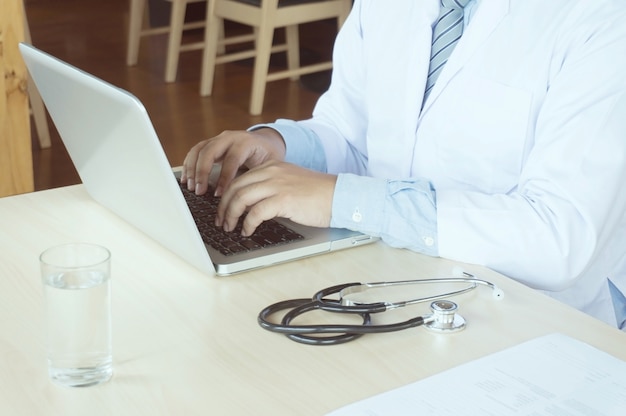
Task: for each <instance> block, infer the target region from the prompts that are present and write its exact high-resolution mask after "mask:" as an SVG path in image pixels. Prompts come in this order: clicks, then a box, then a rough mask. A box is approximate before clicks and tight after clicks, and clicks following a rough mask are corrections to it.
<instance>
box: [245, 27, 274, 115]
mask: <svg viewBox="0 0 626 416" xmlns="http://www.w3.org/2000/svg"><path fill="white" fill-rule="evenodd" d="M273 38H274V27H273V26H272V25H269V24H266V25H261V26H260V27H259V29H258V31H257V39H256V58H255V60H254V72H253V74H252V93H251V95H250V114H251V115H253V116H257V115H259V114H261V112H262V111H263V101H264V99H265V85H266V83H267V72H268V70H269V66H270V55H271V53H272V40H273Z"/></svg>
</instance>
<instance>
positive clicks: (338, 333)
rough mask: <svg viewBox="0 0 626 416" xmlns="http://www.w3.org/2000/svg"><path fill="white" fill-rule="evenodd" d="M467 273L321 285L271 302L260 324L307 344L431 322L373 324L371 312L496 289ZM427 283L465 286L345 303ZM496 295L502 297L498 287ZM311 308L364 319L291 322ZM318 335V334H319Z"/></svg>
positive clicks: (420, 318) (331, 342)
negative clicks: (371, 292) (277, 317)
mask: <svg viewBox="0 0 626 416" xmlns="http://www.w3.org/2000/svg"><path fill="white" fill-rule="evenodd" d="M465 276H466V277H450V278H434V279H419V280H403V281H396V282H375V283H344V284H340V285H335V286H331V287H328V288H325V289H322V290H320V291H318V292H317V293H315V294H314V295H313V296H312V297H311V298H300V299H291V300H285V301H281V302H277V303H274V304H272V305H269V306H267V307H266V308H264V309H263V310H262V311H261V312H260V313H259V315H258V319H257V320H258V323H259V325H260V326H261V327H262V328H264V329H266V330H268V331H271V332H276V333H279V334H283V335H286V336H287V337H289V338H290V339H292V340H293V341H296V342H300V343H303V344H309V345H336V344H341V343H345V342H348V341H352V340H354V339H356V338H358V337H360V336H362V335H365V334H375V333H383V332H393V331H401V330H404V329H408V328H414V327H417V326H420V325H422V324H424V323H426V322H427V321H428V322H430V321H431V320H432V317H430V316H418V317H415V318H411V319H408V320H406V321H402V322H397V323H393V324H381V325H373V324H372V320H371V314H373V313H380V312H385V311H387V310H390V309H395V308H400V307H404V306H409V305H413V304H416V303H423V302H428V301H435V300H441V299H444V298H449V297H451V296H457V295H460V294H463V293H466V292H469V291H471V290H473V289H475V288H476V287H477V285H484V286H488V287H490V288H491V289H492V290H494V293H495V291H496V290H498V291H499V289H497V288H496V286H495V285H494V284H493V283H491V282H488V281H486V280H482V279H477V278H475V277H474V276H473V275H471V274H467V273H465ZM418 283H419V284H422V283H424V284H428V283H468V284H469V285H468V286H467V287H464V288H462V289H459V290H456V291H451V292H447V293H442V294H439V295H433V296H426V297H422V298H417V299H411V300H407V301H402V302H375V303H363V304H360V303H355V302H350V303H348V304H346V300H345V299H344V297H343V296H344V295H345V294H350V293H357V292H363V291H365V290H368V289H373V288H378V287H389V286H399V285H409V284H418ZM499 292H500V294H499V295H498V296H499V297H501V291H499ZM335 294H339V299H329V298H328V296H331V295H335ZM285 310H288V312H286V313H285V314H284V315H283V317H282V320H281V321H280V323H275V322H271V321H270V320H269V317H270V316H272V315H274V314H276V313H278V312H282V311H285ZM314 310H323V311H327V312H334V313H348V314H356V315H359V316H361V318H362V319H363V322H362V323H361V324H360V325H349V324H321V325H294V324H292V321H293V320H294V319H295V318H296V317H298V316H300V315H302V314H305V313H307V312H311V311H314ZM320 335H321V336H320Z"/></svg>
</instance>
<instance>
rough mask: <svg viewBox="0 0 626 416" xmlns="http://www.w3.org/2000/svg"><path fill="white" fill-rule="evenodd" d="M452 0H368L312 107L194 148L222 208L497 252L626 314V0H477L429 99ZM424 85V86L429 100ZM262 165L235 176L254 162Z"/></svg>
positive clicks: (502, 267)
mask: <svg viewBox="0 0 626 416" xmlns="http://www.w3.org/2000/svg"><path fill="white" fill-rule="evenodd" d="M438 16H439V0H394V1H380V0H356V2H355V4H354V7H353V10H352V13H351V14H350V16H349V18H348V20H347V21H346V23H345V24H344V26H343V27H342V29H341V31H340V33H339V35H338V37H337V40H336V44H335V50H334V71H333V77H332V82H331V86H330V88H329V90H328V91H327V92H326V93H325V94H324V95H322V97H321V98H320V100H319V101H318V103H317V105H316V107H315V110H314V113H313V116H312V118H311V119H309V120H304V121H299V122H295V121H290V120H278V121H277V122H276V123H272V124H268V125H262V126H255V127H254V128H252V129H249V130H248V131H239V132H224V133H222V134H221V135H219V136H217V137H215V138H212V139H209V140H205V141H202V142H200V143H199V144H198V145H196V146H195V147H194V148H192V149H191V150H190V152H189V154H188V155H187V157H186V159H185V162H184V167H185V169H184V172H183V178H182V179H183V181H185V182H187V183H188V186H189V187H190V188H191V189H195V190H196V192H198V193H203V192H206V184H207V181H208V172H209V170H210V168H211V166H212V165H213V163H215V162H222V166H223V169H222V175H221V177H220V179H219V181H218V188H217V189H218V190H217V192H216V193H218V194H220V195H222V202H221V205H220V213H219V216H218V220H217V223H218V225H221V226H224V227H225V228H226V229H232V228H234V225H235V224H236V221H237V220H238V219H239V217H240V216H241V214H242V213H243V212H244V211H246V210H247V211H249V214H248V215H247V216H246V218H245V221H244V231H243V232H244V233H245V234H250V233H252V232H253V231H254V229H255V228H256V226H257V225H258V224H259V223H260V222H261V221H263V220H265V219H268V218H271V217H274V216H282V217H289V218H292V219H293V220H295V221H297V222H301V223H305V224H308V225H315V226H329V225H330V226H334V227H344V228H350V229H355V230H359V231H363V232H366V233H370V234H374V235H378V236H381V237H382V238H383V240H384V241H387V242H388V243H389V244H391V245H393V246H398V247H405V248H409V249H412V250H415V251H419V252H423V253H426V254H430V255H436V256H442V257H446V258H450V259H454V260H458V261H462V262H469V263H477V264H482V265H485V266H487V267H490V268H492V269H495V270H497V271H499V272H501V273H503V274H505V275H508V276H510V277H512V278H514V279H517V280H519V281H520V282H523V283H525V284H527V285H528V286H531V287H534V288H537V289H541V290H544V291H546V292H547V293H548V294H550V295H551V296H553V297H555V298H557V299H560V300H562V301H563V302H565V303H567V304H569V305H572V306H574V307H576V308H578V309H580V310H582V311H585V312H587V313H588V314H590V315H592V316H595V317H597V318H598V319H601V320H603V321H605V322H607V323H609V324H611V325H614V326H617V327H622V328H624V325H625V322H624V320H625V319H626V312H625V310H624V308H626V299H624V296H623V293H626V186H625V185H624V182H625V180H626V23H625V22H626V1H623V0H549V1H547V0H472V1H470V2H469V4H468V5H467V6H466V8H465V10H464V16H465V20H464V25H465V29H464V32H463V36H462V38H461V39H460V41H459V42H458V44H457V45H456V47H455V49H454V51H453V53H452V55H451V56H450V58H449V60H448V61H447V63H446V65H445V67H444V68H443V71H442V72H441V74H440V76H439V78H438V79H437V81H436V83H435V86H434V88H433V89H432V91H431V92H430V94H429V95H428V98H427V99H426V100H425V101H424V90H425V84H426V77H427V73H428V70H429V60H430V49H431V40H432V36H433V25H434V24H435V22H436V21H437V19H438ZM423 101H424V102H423ZM243 165H245V166H247V167H249V168H251V170H250V171H248V172H247V173H246V174H244V175H242V176H239V177H238V178H236V179H234V180H233V178H234V176H235V171H236V169H237V168H239V167H240V166H243Z"/></svg>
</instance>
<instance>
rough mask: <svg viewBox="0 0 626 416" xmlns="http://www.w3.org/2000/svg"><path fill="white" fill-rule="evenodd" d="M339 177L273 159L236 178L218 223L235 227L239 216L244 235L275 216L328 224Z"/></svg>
mask: <svg viewBox="0 0 626 416" xmlns="http://www.w3.org/2000/svg"><path fill="white" fill-rule="evenodd" d="M336 181H337V177H336V176H334V175H328V174H324V173H319V172H315V171H312V170H309V169H305V168H302V167H299V166H296V165H292V164H289V163H285V162H276V161H270V162H267V163H264V164H263V165H261V166H258V167H256V168H254V169H251V170H249V171H248V172H246V173H244V174H243V175H241V176H239V177H237V178H236V179H235V180H233V181H232V183H231V185H230V186H229V187H228V188H227V189H226V191H225V192H224V194H223V196H222V200H221V202H220V205H219V207H218V212H217V218H216V225H217V226H223V227H224V229H225V230H226V231H231V230H233V229H234V228H235V227H236V225H237V222H238V221H239V218H240V217H241V216H242V215H243V214H244V212H245V211H248V214H247V215H246V217H245V219H244V222H243V229H242V234H243V235H246V236H248V235H251V234H252V233H253V232H254V230H255V229H256V228H257V227H258V226H259V225H260V224H261V223H262V222H263V221H265V220H269V219H271V218H275V217H282V218H289V219H291V220H292V221H294V222H297V223H299V224H304V225H310V226H314V227H328V226H329V225H330V217H331V213H332V201H333V193H334V191H335V183H336Z"/></svg>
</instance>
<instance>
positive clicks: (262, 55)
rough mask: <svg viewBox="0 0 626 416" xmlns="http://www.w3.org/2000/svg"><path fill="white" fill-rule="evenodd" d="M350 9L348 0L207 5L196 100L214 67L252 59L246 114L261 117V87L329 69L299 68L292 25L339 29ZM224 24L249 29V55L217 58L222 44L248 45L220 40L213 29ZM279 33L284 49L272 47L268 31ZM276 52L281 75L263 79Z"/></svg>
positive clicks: (237, 0)
mask: <svg viewBox="0 0 626 416" xmlns="http://www.w3.org/2000/svg"><path fill="white" fill-rule="evenodd" d="M351 7H352V0H208V7H207V18H206V22H207V28H206V30H205V38H204V52H203V56H202V75H201V82H200V95H202V96H209V95H211V92H212V89H213V78H214V74H215V66H216V65H218V64H222V63H225V62H232V61H239V60H242V59H248V58H251V57H254V58H255V62H254V70H253V75H252V91H251V96H250V109H249V110H250V114H252V115H258V114H261V112H262V110H263V100H264V96H265V86H266V83H267V82H270V81H274V80H278V79H284V78H290V79H292V80H297V79H298V78H299V76H300V75H304V74H310V73H314V72H319V71H325V70H328V69H330V68H332V63H331V62H330V61H327V62H322V63H317V64H313V65H307V66H300V54H299V39H298V25H299V24H302V23H308V22H314V21H319V20H325V19H337V25H338V28H339V27H341V25H342V24H343V22H344V21H345V20H346V18H347V16H348V13H349V12H350V9H351ZM224 20H229V21H234V22H237V23H240V24H244V25H247V26H252V27H253V28H254V35H253V37H254V40H255V41H254V45H255V46H254V49H252V50H246V51H242V52H233V53H225V54H222V55H219V54H218V52H219V49H218V48H219V46H222V45H223V44H225V45H228V44H231V43H239V42H241V41H249V40H250V37H246V36H243V37H238V38H232V37H230V38H229V37H224V38H223V39H220V33H219V28H220V27H222V28H223V21H224ZM282 27H284V28H285V34H286V43H285V44H283V45H275V46H273V45H272V43H273V37H274V31H275V29H277V28H282ZM222 36H223V35H222ZM220 40H222V41H223V42H220ZM281 51H286V52H287V69H286V70H282V71H273V72H271V73H269V61H270V55H271V54H272V53H274V52H281ZM218 55H219V56H218Z"/></svg>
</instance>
